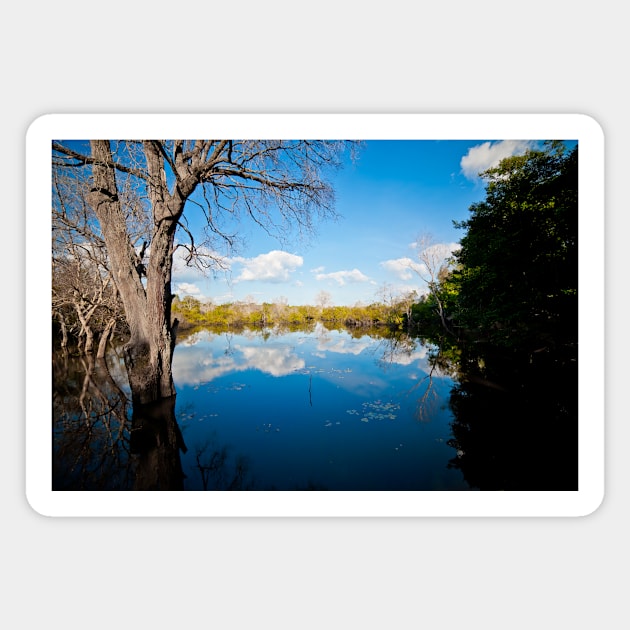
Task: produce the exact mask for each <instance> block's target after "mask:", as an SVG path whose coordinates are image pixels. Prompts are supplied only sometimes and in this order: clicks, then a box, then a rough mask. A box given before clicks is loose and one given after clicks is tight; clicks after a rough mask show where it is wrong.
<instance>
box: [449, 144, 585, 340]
mask: <svg viewBox="0 0 630 630" xmlns="http://www.w3.org/2000/svg"><path fill="white" fill-rule="evenodd" d="M483 177H484V178H486V180H487V182H488V183H487V188H486V199H485V200H484V201H482V202H479V203H476V204H473V205H472V206H471V207H470V212H471V216H470V218H469V219H468V220H467V221H463V222H461V223H456V226H457V227H460V228H463V229H466V235H465V236H464V237H463V238H462V239H461V249H460V250H459V252H457V253H456V254H455V259H456V262H457V265H458V268H457V270H456V271H454V272H453V274H452V275H451V278H450V279H449V283H451V289H452V290H454V291H455V293H457V298H456V300H454V302H455V306H454V308H455V312H454V313H453V315H454V317H455V320H456V322H457V324H458V325H459V326H460V327H462V328H463V329H465V330H466V331H467V332H468V333H469V334H472V335H473V336H474V337H477V338H483V339H486V340H488V341H490V342H491V343H493V344H496V345H499V346H504V347H516V346H518V347H521V348H526V349H528V351H530V352H532V351H534V350H537V349H544V348H551V347H554V348H555V347H558V346H561V345H564V346H566V345H572V344H574V343H576V342H577V280H578V258H577V253H578V252H577V235H578V149H577V146H576V147H575V148H574V149H572V150H568V149H567V148H566V146H565V145H564V144H563V143H560V142H547V143H545V145H544V147H543V148H542V149H541V150H531V151H528V152H527V153H525V154H524V155H520V156H514V157H510V158H507V159H504V160H503V161H502V162H501V163H500V164H499V165H498V166H497V167H496V168H492V169H489V170H487V171H485V173H483Z"/></svg>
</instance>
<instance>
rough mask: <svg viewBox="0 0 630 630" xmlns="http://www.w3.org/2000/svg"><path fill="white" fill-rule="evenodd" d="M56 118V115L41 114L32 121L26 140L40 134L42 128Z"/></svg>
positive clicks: (27, 128)
mask: <svg viewBox="0 0 630 630" xmlns="http://www.w3.org/2000/svg"><path fill="white" fill-rule="evenodd" d="M53 117H54V114H49V113H45V114H39V115H38V116H36V117H35V118H33V119H32V120H31V122H30V123H29V124H28V125H27V127H26V134H25V135H26V138H29V137H31V136H33V135H35V134H36V133H38V132H39V128H40V127H44V126H47V125H48V124H49V121H50V120H51V119H52V118H53Z"/></svg>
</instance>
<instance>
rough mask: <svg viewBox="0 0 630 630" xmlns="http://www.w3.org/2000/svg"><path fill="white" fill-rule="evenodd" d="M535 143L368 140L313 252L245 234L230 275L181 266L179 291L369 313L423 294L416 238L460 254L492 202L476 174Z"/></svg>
mask: <svg viewBox="0 0 630 630" xmlns="http://www.w3.org/2000/svg"><path fill="white" fill-rule="evenodd" d="M533 144H534V143H533V142H532V141H511V140H508V141H489V140H478V141H474V140H465V141H460V140H440V141H436V140H392V141H388V140H370V141H367V142H365V143H364V145H363V148H362V150H361V151H360V152H359V155H358V159H357V160H356V161H355V162H354V163H352V162H350V160H347V161H346V163H345V164H344V168H343V169H342V170H340V171H339V172H337V173H336V174H334V175H333V177H332V178H331V182H332V184H333V186H334V189H335V191H336V206H335V207H336V211H337V212H338V214H339V215H340V216H339V219H338V220H337V221H326V222H322V223H319V224H318V225H317V231H316V234H315V235H314V236H313V237H312V238H309V239H308V241H307V242H301V241H297V240H296V241H295V244H294V245H286V244H284V245H282V244H280V243H279V242H278V241H277V240H275V239H272V238H270V237H269V236H268V235H266V234H265V233H264V232H262V231H261V230H260V229H259V228H258V229H254V226H247V225H244V226H243V231H242V235H243V236H244V237H245V240H246V244H245V246H244V247H243V248H242V249H240V250H239V251H238V253H237V254H232V255H231V257H230V258H229V259H227V260H226V265H227V266H228V267H229V270H228V271H227V272H218V273H217V274H215V275H214V276H209V277H208V276H206V277H204V276H203V275H201V274H200V273H199V272H197V271H195V270H192V269H189V268H186V267H185V266H184V265H183V264H182V263H181V261H180V260H178V258H177V256H176V260H175V266H174V274H173V291H174V292H175V293H177V294H178V295H179V296H180V297H183V296H184V295H192V296H194V297H196V298H198V299H212V301H213V302H215V303H221V302H228V301H240V300H245V299H248V300H253V301H254V302H257V303H261V302H263V301H268V302H273V301H276V300H286V301H287V302H288V303H289V304H292V305H295V304H315V303H316V299H317V296H318V294H319V293H320V292H321V291H326V292H327V293H328V294H329V296H330V299H331V302H332V304H334V305H353V304H356V303H369V302H372V301H376V300H378V299H379V291H380V290H381V289H382V288H383V287H384V286H387V287H388V290H389V292H390V293H394V294H401V293H404V292H407V291H410V290H414V289H415V290H417V291H418V293H423V292H425V290H426V285H425V283H424V281H423V280H422V278H421V277H420V276H419V275H418V274H417V273H415V272H414V269H416V270H417V271H419V272H422V268H421V267H419V266H418V265H419V261H418V255H419V251H418V248H417V246H415V245H414V244H415V243H417V238H418V236H419V235H430V236H431V237H432V240H433V242H434V243H435V244H443V245H444V249H445V250H448V249H449V248H452V247H453V246H454V245H456V244H457V242H458V241H459V240H460V239H461V237H462V236H463V231H462V230H460V229H456V228H455V227H454V226H453V221H454V220H455V221H461V220H464V219H467V218H468V216H469V212H468V208H469V206H470V205H471V204H472V203H474V202H476V201H480V200H482V199H484V198H485V190H484V185H483V182H482V181H481V180H480V179H479V178H478V176H477V174H478V173H479V172H481V171H483V170H485V169H486V168H489V167H490V166H493V165H495V164H496V163H497V162H498V161H499V160H500V159H502V158H504V157H507V156H509V155H514V154H519V153H523V152H524V151H525V149H526V148H528V147H531V146H533Z"/></svg>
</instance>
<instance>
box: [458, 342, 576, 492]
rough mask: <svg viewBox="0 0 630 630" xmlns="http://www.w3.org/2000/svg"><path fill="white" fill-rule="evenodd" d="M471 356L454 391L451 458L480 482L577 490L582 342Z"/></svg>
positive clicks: (485, 486)
mask: <svg viewBox="0 0 630 630" xmlns="http://www.w3.org/2000/svg"><path fill="white" fill-rule="evenodd" d="M467 358H470V357H467V356H466V353H465V352H464V353H463V355H462V363H463V365H464V368H463V370H462V372H461V375H460V383H459V384H458V385H456V386H455V387H454V388H453V390H452V392H451V397H450V407H451V409H452V411H453V414H454V416H455V419H454V421H453V423H452V432H453V438H452V439H451V440H450V441H449V442H448V443H449V445H450V446H451V447H453V448H454V449H455V452H456V455H455V457H453V459H452V460H451V461H450V463H449V466H450V467H452V468H456V469H459V470H461V472H462V473H463V475H464V478H465V479H466V481H467V482H468V483H469V484H470V486H471V487H472V488H476V489H479V490H533V491H537V490H577V489H578V365H577V348H569V349H564V350H563V351H561V352H555V353H552V352H550V351H548V350H545V351H543V352H540V353H534V354H529V355H520V356H519V355H518V354H516V353H505V352H504V353H500V352H497V351H496V350H494V351H493V352H485V353H481V354H480V353H478V352H477V353H476V354H475V360H474V362H473V361H468V362H467V361H466V359H467ZM585 421H588V419H585Z"/></svg>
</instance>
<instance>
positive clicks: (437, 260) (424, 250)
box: [411, 234, 453, 334]
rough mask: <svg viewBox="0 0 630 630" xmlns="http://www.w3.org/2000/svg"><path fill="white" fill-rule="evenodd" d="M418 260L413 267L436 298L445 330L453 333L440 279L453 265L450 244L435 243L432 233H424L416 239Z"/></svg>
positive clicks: (438, 311)
mask: <svg viewBox="0 0 630 630" xmlns="http://www.w3.org/2000/svg"><path fill="white" fill-rule="evenodd" d="M416 248H417V250H418V260H419V261H420V263H421V264H420V265H413V266H412V267H411V269H413V271H414V272H415V273H416V274H417V275H418V276H420V278H421V279H422V280H424V282H425V283H426V285H427V288H428V289H429V292H430V294H431V295H432V296H433V299H434V300H435V304H436V308H437V313H438V315H439V317H440V321H441V322H442V326H443V328H444V330H446V331H447V332H448V333H450V334H453V332H452V331H451V329H450V328H449V326H448V324H447V321H446V313H445V311H444V303H443V300H442V297H441V295H440V291H439V289H440V281H441V280H442V279H443V278H444V277H446V274H447V273H448V272H449V270H450V268H451V267H452V259H451V256H452V252H451V249H450V246H449V245H446V244H444V243H435V241H434V240H433V237H432V236H431V235H430V234H422V235H421V236H420V237H418V239H416Z"/></svg>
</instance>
